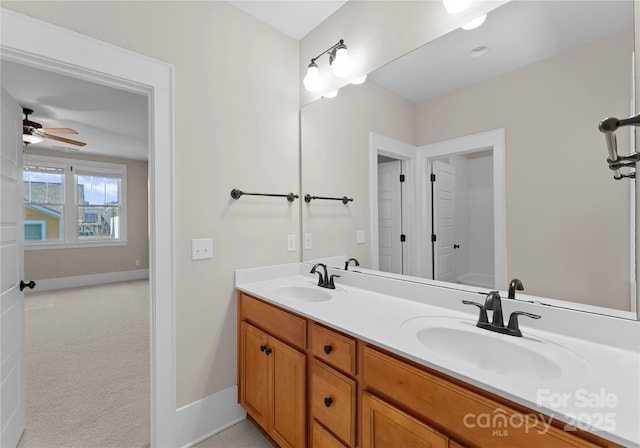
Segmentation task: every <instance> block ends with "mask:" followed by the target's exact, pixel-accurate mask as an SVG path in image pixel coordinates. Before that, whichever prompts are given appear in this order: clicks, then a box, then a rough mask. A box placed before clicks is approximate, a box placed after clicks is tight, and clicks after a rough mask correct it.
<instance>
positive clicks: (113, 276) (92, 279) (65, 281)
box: [25, 269, 149, 294]
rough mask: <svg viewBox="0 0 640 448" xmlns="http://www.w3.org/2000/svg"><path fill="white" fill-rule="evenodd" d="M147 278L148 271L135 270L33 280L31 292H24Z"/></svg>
mask: <svg viewBox="0 0 640 448" xmlns="http://www.w3.org/2000/svg"><path fill="white" fill-rule="evenodd" d="M145 278H149V269H135V270H131V271H119V272H105V273H101V274H90V275H74V276H71V277H57V278H44V279H39V280H38V279H34V281H35V282H36V287H35V289H33V290H25V292H26V293H27V294H32V293H34V292H43V291H55V290H58V289H67V288H80V287H83V286H95V285H102V284H105V283H117V282H128V281H131V280H143V279H145Z"/></svg>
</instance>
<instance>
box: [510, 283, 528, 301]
mask: <svg viewBox="0 0 640 448" xmlns="http://www.w3.org/2000/svg"><path fill="white" fill-rule="evenodd" d="M516 290H517V291H524V285H523V284H522V282H521V281H520V279H517V278H514V279H513V280H511V282H510V283H509V294H508V295H507V298H508V299H512V300H515V298H516Z"/></svg>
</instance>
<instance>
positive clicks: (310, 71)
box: [303, 62, 322, 92]
mask: <svg viewBox="0 0 640 448" xmlns="http://www.w3.org/2000/svg"><path fill="white" fill-rule="evenodd" d="M303 83H304V88H305V89H307V90H308V91H309V92H315V91H316V90H318V89H319V88H320V86H321V85H322V78H320V73H319V72H318V66H317V65H316V64H315V62H312V63H311V64H309V67H308V68H307V76H305V77H304V80H303Z"/></svg>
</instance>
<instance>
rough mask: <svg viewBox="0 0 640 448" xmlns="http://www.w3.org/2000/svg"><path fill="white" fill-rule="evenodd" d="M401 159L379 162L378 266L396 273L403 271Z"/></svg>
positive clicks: (382, 269)
mask: <svg viewBox="0 0 640 448" xmlns="http://www.w3.org/2000/svg"><path fill="white" fill-rule="evenodd" d="M401 163H402V162H400V160H395V161H392V162H385V163H379V164H378V258H379V266H378V268H379V269H380V270H381V271H385V272H393V273H396V274H402V242H401V241H400V235H401V234H402V191H401V186H402V184H401V183H400V174H401V172H402V165H401Z"/></svg>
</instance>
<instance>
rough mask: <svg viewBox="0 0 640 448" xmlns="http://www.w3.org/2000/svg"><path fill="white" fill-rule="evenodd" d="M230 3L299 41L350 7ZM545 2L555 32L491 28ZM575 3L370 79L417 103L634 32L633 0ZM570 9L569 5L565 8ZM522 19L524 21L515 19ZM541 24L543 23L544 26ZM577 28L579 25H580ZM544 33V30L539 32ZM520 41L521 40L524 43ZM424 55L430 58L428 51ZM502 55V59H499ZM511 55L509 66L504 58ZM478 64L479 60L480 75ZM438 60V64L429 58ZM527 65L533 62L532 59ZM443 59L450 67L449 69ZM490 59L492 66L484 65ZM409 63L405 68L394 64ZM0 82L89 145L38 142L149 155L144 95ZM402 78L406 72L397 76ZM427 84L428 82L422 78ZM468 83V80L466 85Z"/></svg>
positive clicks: (21, 71) (42, 119) (36, 73)
mask: <svg viewBox="0 0 640 448" xmlns="http://www.w3.org/2000/svg"><path fill="white" fill-rule="evenodd" d="M229 3H230V4H232V5H234V6H236V7H238V8H240V9H241V10H243V11H245V12H247V13H248V14H250V15H252V16H254V17H256V18H257V19H259V20H261V21H263V22H265V23H267V24H269V25H270V26H272V27H274V28H276V29H278V30H280V31H282V32H283V33H286V34H287V35H289V36H291V37H293V38H294V39H300V38H302V37H304V36H305V35H306V34H308V33H309V32H310V31H311V30H313V29H314V28H315V27H316V26H317V25H318V24H320V23H321V22H322V21H324V20H325V19H326V18H327V17H328V16H330V15H331V14H333V13H334V12H335V11H336V10H337V9H338V8H340V7H341V6H342V5H344V4H345V3H346V0H322V1H313V0H312V1H287V0H285V1H277V0H276V1H273V0H264V1H256V0H229ZM513 3H515V4H526V3H531V4H534V3H535V4H538V5H541V4H546V5H547V6H548V8H555V9H549V10H547V12H546V13H544V14H543V16H544V17H545V18H546V19H547V20H548V19H549V18H550V17H551V18H556V19H557V20H553V21H552V22H553V23H555V24H556V25H558V29H552V28H550V26H549V25H548V23H546V22H542V18H543V16H540V17H539V16H537V15H534V13H533V12H529V13H528V14H525V15H524V17H525V19H524V20H522V19H516V18H515V17H514V18H512V19H508V20H506V22H505V23H506V25H503V26H502V28H498V29H497V30H495V29H494V28H493V26H487V25H488V24H490V23H491V22H492V21H497V20H495V19H494V16H495V17H497V16H499V15H505V16H506V15H507V14H508V13H509V10H510V8H509V7H510V6H512V4H513ZM574 3H575V2H573V1H570V2H539V1H536V2H524V1H517V2H512V3H511V4H507V5H505V6H503V7H500V8H498V9H497V10H495V11H494V12H492V13H490V15H489V18H488V19H487V23H486V24H485V25H483V26H482V27H480V28H478V29H477V30H473V31H470V32H462V31H457V32H454V33H450V34H449V35H447V36H445V37H443V38H441V39H438V40H437V41H435V42H433V43H432V44H429V45H426V46H424V47H422V48H421V49H419V51H416V52H413V53H411V54H410V55H409V56H408V57H406V58H400V59H398V60H397V62H395V63H394V64H388V65H387V66H384V67H381V68H380V69H378V70H377V71H376V72H374V73H373V74H371V76H370V79H371V80H375V82H378V83H381V84H383V85H385V86H387V87H388V88H389V89H391V90H393V91H395V92H397V93H399V94H400V95H403V96H405V97H407V98H409V99H411V100H412V101H422V100H424V99H426V98H429V97H433V96H435V95H438V94H442V93H444V92H445V91H447V90H451V89H452V88H456V87H460V86H459V85H457V86H456V85H455V84H456V83H458V84H459V83H461V82H463V81H462V80H461V78H462V77H460V80H459V79H458V75H459V74H469V73H473V74H474V76H475V77H476V81H475V82H477V81H478V80H480V79H486V78H488V77H491V76H495V74H496V73H493V72H495V71H496V70H501V71H502V72H505V71H507V69H505V67H507V66H509V67H511V68H509V69H513V68H516V67H517V66H523V65H525V64H526V63H530V60H529V59H528V58H530V57H531V58H535V60H538V59H541V58H543V57H549V55H550V54H552V53H551V52H552V51H556V52H557V50H558V48H559V47H560V46H567V45H568V46H569V47H571V46H576V42H577V41H578V40H580V39H583V36H584V35H585V33H586V31H587V30H589V29H592V28H595V24H598V27H600V28H602V25H603V24H605V25H606V24H616V23H619V22H624V23H627V22H628V23H629V24H630V27H631V28H632V27H633V14H629V12H628V9H627V10H624V9H623V8H616V7H613V5H614V4H616V5H619V4H625V3H626V4H627V6H628V5H629V4H632V2H629V1H627V2H611V1H602V2H596V1H586V2H584V3H586V4H591V5H592V8H591V9H590V13H588V14H587V13H584V14H582V13H581V15H580V20H576V17H575V16H572V14H573V11H571V10H563V8H561V7H558V4H565V5H568V4H574ZM565 9H566V8H565ZM560 15H562V16H568V18H569V19H570V20H569V24H570V25H571V26H569V25H568V24H567V23H565V22H563V21H562V20H560ZM517 20H519V21H517ZM543 23H544V24H543ZM576 27H577V28H576ZM540 29H544V31H545V32H544V33H540ZM513 31H516V33H515V37H514V38H509V39H505V36H507V35H509V34H508V33H509V32H513ZM525 35H531V36H533V37H534V39H533V41H534V42H537V44H536V45H535V46H526V47H525V46H523V45H520V43H521V42H523V38H524V36H525ZM521 38H522V39H521ZM451 40H453V41H454V42H457V45H458V47H459V48H462V49H464V51H462V52H458V53H457V54H454V53H452V52H451V51H450V47H449V46H448V44H447V42H448V41H451ZM487 43H488V46H489V51H488V53H487V56H483V57H482V58H469V57H468V56H467V55H466V53H467V52H468V50H469V49H471V48H473V47H474V46H476V45H487ZM423 53H426V54H427V55H425V54H423ZM498 55H499V56H500V57H499V58H498V57H497V56H498ZM503 57H504V58H507V59H505V60H507V61H508V62H507V63H505V62H504V60H503V59H501V58H503ZM474 59H482V60H483V66H484V67H485V68H484V69H483V70H479V69H478V66H479V64H475V66H474V62H475V61H474ZM434 60H436V61H438V63H437V64H434V63H433V62H425V61H434ZM527 60H529V62H527ZM444 61H448V62H447V63H451V64H453V65H445V63H444ZM486 61H492V62H491V64H487V63H486ZM397 64H404V65H405V70H400V71H398V70H395V69H393V68H392V67H393V66H394V65H397ZM0 69H1V74H0V79H1V81H2V87H3V88H4V89H5V90H7V92H9V94H10V95H11V96H12V97H13V98H15V99H16V100H17V101H18V103H19V104H20V105H21V106H23V107H28V108H30V109H33V110H34V113H33V114H32V115H31V116H30V117H29V118H30V120H32V121H36V122H39V123H41V124H42V126H43V127H45V128H50V127H63V128H67V127H69V128H73V129H75V130H76V131H77V132H78V134H77V135H60V136H62V137H69V138H72V139H74V140H80V141H83V142H86V143H87V145H86V146H85V147H82V148H78V147H76V146H73V145H69V144H64V143H61V142H57V141H53V140H47V139H45V140H44V141H43V142H41V143H38V144H35V145H33V147H34V148H44V149H50V150H56V151H73V152H81V153H85V154H97V155H106V156H111V157H121V158H130V159H138V160H146V159H147V153H148V129H147V128H148V124H147V123H148V122H147V116H148V102H147V97H146V96H143V95H138V94H134V93H131V92H126V91H122V90H118V89H114V88H111V87H106V86H103V85H99V84H96V83H92V82H87V81H83V80H79V79H75V78H70V77H68V76H63V75H60V74H56V73H52V72H48V71H43V70H39V69H36V68H32V67H27V66H24V65H20V64H16V63H11V62H6V61H3V62H2V64H1V66H0ZM398 73H409V74H410V75H409V76H406V75H403V76H399V75H398ZM427 79H428V82H425V80H427ZM464 82H465V83H467V84H468V83H469V81H468V80H465V81H464Z"/></svg>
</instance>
